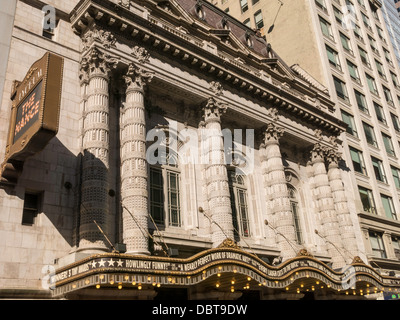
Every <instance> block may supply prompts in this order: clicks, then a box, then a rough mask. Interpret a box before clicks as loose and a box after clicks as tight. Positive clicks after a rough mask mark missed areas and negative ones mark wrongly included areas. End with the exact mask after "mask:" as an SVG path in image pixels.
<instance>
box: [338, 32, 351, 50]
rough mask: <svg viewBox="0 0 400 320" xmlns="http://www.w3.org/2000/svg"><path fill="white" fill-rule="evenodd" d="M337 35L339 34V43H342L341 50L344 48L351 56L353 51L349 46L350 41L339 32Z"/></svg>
mask: <svg viewBox="0 0 400 320" xmlns="http://www.w3.org/2000/svg"><path fill="white" fill-rule="evenodd" d="M339 34H340V41H341V42H342V46H343V48H344V49H345V50H346V51H347V52H349V53H351V54H353V50H352V49H351V45H350V39H349V38H347V37H346V36H345V35H344V34H343V33H341V32H339Z"/></svg>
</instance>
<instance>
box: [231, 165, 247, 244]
mask: <svg viewBox="0 0 400 320" xmlns="http://www.w3.org/2000/svg"><path fill="white" fill-rule="evenodd" d="M228 175H229V191H230V195H231V207H232V218H233V225H234V228H235V236H236V237H239V238H240V237H246V238H247V237H250V224H249V215H248V206H247V188H246V184H245V181H244V177H243V175H240V174H237V173H236V171H235V170H229V171H228Z"/></svg>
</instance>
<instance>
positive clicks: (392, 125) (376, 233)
mask: <svg viewBox="0 0 400 320" xmlns="http://www.w3.org/2000/svg"><path fill="white" fill-rule="evenodd" d="M223 2H224V1H223ZM268 4H269V2H268ZM278 4H279V6H280V5H281V3H280V2H279V1H278V2H277V4H276V5H277V6H278ZM237 5H238V4H237V1H228V2H224V3H223V4H222V3H219V6H220V7H221V8H222V9H223V10H224V11H229V12H231V6H232V7H235V6H237ZM262 5H263V4H262V2H261V1H260V3H258V2H255V3H254V2H252V3H251V4H249V10H248V11H250V12H248V13H247V15H250V16H254V14H255V13H256V12H258V10H261V13H262V15H263V19H264V30H261V31H263V33H264V34H266V36H267V38H268V42H269V43H270V44H271V46H272V48H274V50H276V51H277V52H279V54H280V56H281V57H282V58H283V59H284V60H285V61H286V62H287V63H288V64H289V65H292V64H293V65H295V64H298V63H301V65H302V66H303V68H304V69H305V70H307V71H308V72H309V73H310V74H311V75H313V77H315V78H316V79H317V80H318V81H320V82H321V83H323V84H324V85H325V86H327V87H328V88H329V92H330V95H331V97H332V100H333V101H334V102H335V105H336V107H337V108H336V116H337V117H339V118H341V119H343V121H345V122H346V123H347V124H348V128H347V132H346V134H345V137H344V138H343V140H344V143H343V146H344V160H345V161H346V164H347V165H348V167H349V169H350V170H351V172H352V178H351V181H349V182H350V183H349V184H348V185H346V186H345V188H346V190H352V191H353V192H352V195H351V196H350V197H352V198H353V200H354V203H355V208H354V209H355V210H356V211H357V214H358V217H359V221H360V225H361V229H362V232H363V241H364V244H365V248H366V252H365V253H366V255H367V256H368V260H369V261H370V263H371V265H373V266H374V267H377V268H383V269H388V270H390V269H391V268H394V269H396V270H398V269H399V267H400V264H399V263H400V260H399V257H400V256H399V252H400V251H399V242H398V241H399V240H398V239H399V235H400V229H399V228H400V224H399V220H398V216H397V214H396V213H397V212H399V210H400V202H399V190H400V189H399V187H400V185H399V183H398V182H399V180H398V174H397V173H398V170H399V165H400V162H399V159H398V155H399V152H400V150H399V139H400V131H399V126H398V124H399V122H398V119H399V112H400V90H399V88H400V87H399V66H398V64H397V63H396V54H395V53H396V52H397V53H398V48H397V47H393V46H392V44H391V41H390V37H389V33H388V30H387V27H386V24H385V20H384V18H383V13H382V3H381V2H380V1H366V0H358V1H350V0H346V1H339V0H334V1H328V0H315V1H314V0H305V1H285V2H284V5H282V6H281V8H280V12H279V15H278V16H277V17H276V15H275V12H277V10H266V9H263V7H262ZM264 5H265V3H264ZM228 7H229V10H228V9H227V8H228ZM385 10H386V9H385ZM233 11H234V12H236V11H235V10H233ZM246 17H247V16H246ZM246 17H245V16H244V15H243V16H241V15H240V14H239V15H236V18H237V19H239V20H241V21H243V19H246ZM300 20H301V21H300ZM270 25H274V28H272V29H271V28H269V26H270ZM265 26H267V29H265ZM271 30H272V31H271ZM390 31H391V32H392V31H393V30H390ZM397 273H398V271H396V274H397Z"/></svg>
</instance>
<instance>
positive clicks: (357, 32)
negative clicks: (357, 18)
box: [352, 22, 364, 43]
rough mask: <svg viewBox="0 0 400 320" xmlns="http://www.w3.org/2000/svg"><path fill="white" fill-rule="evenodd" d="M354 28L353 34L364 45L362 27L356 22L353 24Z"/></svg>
mask: <svg viewBox="0 0 400 320" xmlns="http://www.w3.org/2000/svg"><path fill="white" fill-rule="evenodd" d="M352 26H353V33H354V35H355V36H356V38H357V39H358V40H360V41H361V42H363V43H364V39H363V36H362V33H361V29H360V26H359V25H358V24H356V23H354V22H353V23H352Z"/></svg>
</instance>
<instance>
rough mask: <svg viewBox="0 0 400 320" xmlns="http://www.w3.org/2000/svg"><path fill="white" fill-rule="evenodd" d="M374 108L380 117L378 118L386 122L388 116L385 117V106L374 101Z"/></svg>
mask: <svg viewBox="0 0 400 320" xmlns="http://www.w3.org/2000/svg"><path fill="white" fill-rule="evenodd" d="M374 109H375V113H376V117H377V118H378V120H379V121H380V122H382V123H384V124H386V117H385V112H384V110H383V108H382V107H381V106H380V105H379V104H377V103H376V102H374Z"/></svg>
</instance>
